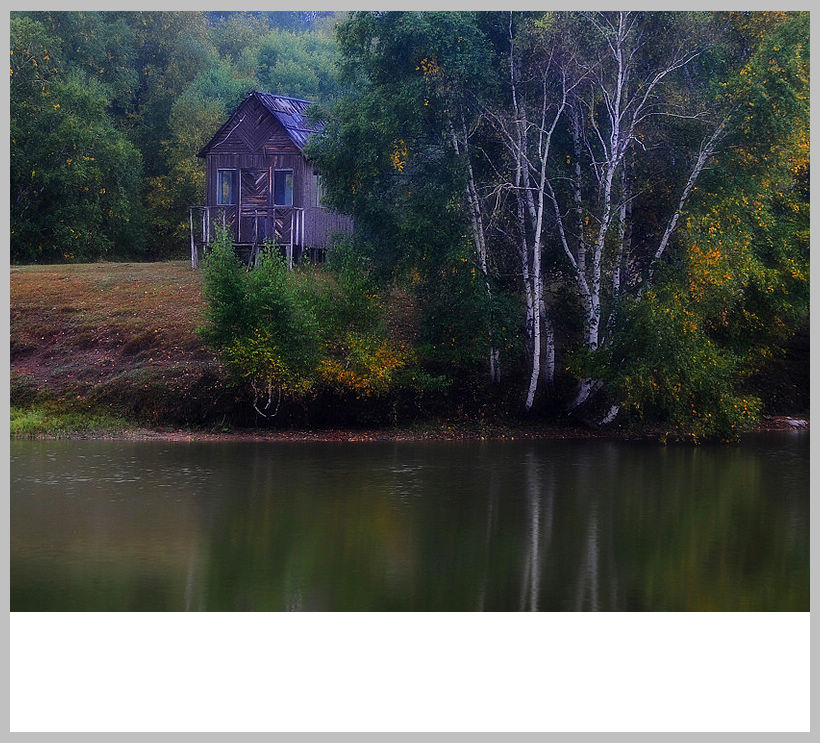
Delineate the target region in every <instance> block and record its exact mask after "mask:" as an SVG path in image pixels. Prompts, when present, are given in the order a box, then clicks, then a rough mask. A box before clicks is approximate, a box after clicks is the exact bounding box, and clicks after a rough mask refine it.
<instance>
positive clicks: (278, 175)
mask: <svg viewBox="0 0 820 743" xmlns="http://www.w3.org/2000/svg"><path fill="white" fill-rule="evenodd" d="M273 203H274V204H276V205H277V206H293V171H292V170H277V171H276V172H275V173H274V174H273Z"/></svg>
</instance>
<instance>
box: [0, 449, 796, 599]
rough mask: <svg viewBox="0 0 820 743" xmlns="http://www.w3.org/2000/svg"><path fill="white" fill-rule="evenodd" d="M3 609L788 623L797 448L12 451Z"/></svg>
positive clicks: (793, 593) (792, 595) (793, 562)
mask: <svg viewBox="0 0 820 743" xmlns="http://www.w3.org/2000/svg"><path fill="white" fill-rule="evenodd" d="M11 449H12V452H11V453H12V461H11V485H12V488H11V518H12V530H11V607H12V609H13V610H126V611H138V610H160V611H162V610H174V611H179V610H186V611H189V610H190V611H196V610H199V611H202V610H227V611H246V610H250V611H257V610H265V611H304V610H408V611H440V610H455V611H463V610H476V609H478V610H490V611H496V610H502V611H510V610H521V611H572V610H575V611H598V610H603V611H607V610H673V611H677V610H712V609H716V610H730V611H731V610H808V608H809V607H808V601H809V590H808V577H809V572H808V554H809V534H808V523H809V497H808V496H809V492H808V461H809V460H808V435H806V434H802V435H797V436H783V437H771V436H770V437H765V438H758V439H751V440H750V441H748V442H747V443H745V444H744V445H743V446H740V447H731V448H723V447H714V448H712V447H702V448H699V449H688V448H682V447H681V448H675V447H666V448H664V447H660V446H654V445H646V444H630V443H619V442H596V441H587V442H567V441H554V442H422V443H417V444H406V443H400V444H399V443H396V444H392V443H373V444H340V443H335V444H293V443H290V444H278V445H277V444H262V443H243V444H165V443H162V444H160V443H157V442H93V441H74V442H12V447H11Z"/></svg>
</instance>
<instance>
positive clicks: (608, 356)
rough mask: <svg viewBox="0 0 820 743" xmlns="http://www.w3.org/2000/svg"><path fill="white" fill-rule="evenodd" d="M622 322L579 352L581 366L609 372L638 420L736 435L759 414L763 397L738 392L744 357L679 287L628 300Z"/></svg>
mask: <svg viewBox="0 0 820 743" xmlns="http://www.w3.org/2000/svg"><path fill="white" fill-rule="evenodd" d="M621 323H622V328H621V332H619V333H617V334H616V335H615V336H614V337H615V338H616V339H617V340H616V341H615V342H614V343H613V344H612V345H611V346H610V347H609V348H608V349H606V350H604V351H598V352H597V353H594V354H592V355H590V356H586V357H585V358H584V357H580V356H579V357H578V358H576V359H575V362H574V369H573V371H575V372H576V373H577V374H579V375H590V374H594V375H596V376H599V377H601V378H603V379H605V380H606V382H607V384H608V388H609V390H610V392H611V394H612V395H613V396H614V398H615V399H616V400H618V401H619V403H620V404H621V406H622V407H623V409H624V412H625V413H626V414H627V415H628V416H630V417H631V418H632V420H633V421H639V422H642V423H651V424H658V425H661V426H667V427H669V428H671V429H672V430H673V431H674V433H675V435H676V436H677V437H680V438H689V439H692V440H695V441H698V440H702V439H710V438H720V439H731V438H735V437H736V436H737V434H738V433H740V432H741V431H743V430H745V429H747V428H750V427H751V426H752V425H753V424H754V423H755V422H756V420H757V417H758V415H759V413H760V401H759V400H757V399H756V398H753V397H745V396H743V395H742V394H740V393H739V392H738V386H739V372H740V370H741V365H740V359H739V358H738V357H737V356H736V355H735V354H733V353H732V352H731V351H729V350H727V349H725V348H721V347H720V346H718V345H717V344H716V343H715V342H713V341H712V340H711V339H710V338H709V336H708V334H707V333H706V332H705V331H704V328H703V326H702V323H701V322H700V318H699V317H698V315H697V311H696V309H694V308H693V307H692V306H691V305H690V304H689V303H688V302H687V301H686V299H685V297H683V296H682V295H681V294H680V293H679V292H676V291H674V290H663V291H660V292H658V293H656V292H654V291H650V292H647V294H646V295H645V296H644V297H643V298H642V300H641V301H635V300H630V301H628V302H627V303H626V306H625V307H624V310H623V312H622V313H621Z"/></svg>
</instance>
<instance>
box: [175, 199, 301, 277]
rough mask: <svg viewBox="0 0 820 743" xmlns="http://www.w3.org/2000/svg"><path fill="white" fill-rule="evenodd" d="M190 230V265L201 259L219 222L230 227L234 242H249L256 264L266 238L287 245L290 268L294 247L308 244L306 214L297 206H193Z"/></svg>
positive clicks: (190, 212) (250, 257)
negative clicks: (238, 207) (306, 239)
mask: <svg viewBox="0 0 820 743" xmlns="http://www.w3.org/2000/svg"><path fill="white" fill-rule="evenodd" d="M189 226H190V230H191V265H192V266H193V267H194V268H198V267H199V261H200V258H201V257H202V256H204V254H205V250H206V249H207V247H208V245H209V244H210V242H211V240H213V238H214V237H215V235H216V228H217V226H222V227H224V228H225V229H227V230H228V232H229V234H230V236H231V239H232V240H233V242H234V245H238V246H248V247H249V254H248V265H249V266H252V265H257V264H258V262H259V250H260V248H261V247H262V245H263V244H264V243H265V240H271V241H272V242H273V243H274V244H276V245H278V246H279V247H280V248H283V249H284V254H285V258H286V260H287V263H288V268H293V261H294V249H296V250H298V251H300V252H301V249H302V248H303V247H304V244H305V214H304V209H302V208H301V207H298V206H274V207H271V208H268V207H254V208H249V207H242V208H241V209H237V207H236V206H235V205H224V206H192V207H190V209H189Z"/></svg>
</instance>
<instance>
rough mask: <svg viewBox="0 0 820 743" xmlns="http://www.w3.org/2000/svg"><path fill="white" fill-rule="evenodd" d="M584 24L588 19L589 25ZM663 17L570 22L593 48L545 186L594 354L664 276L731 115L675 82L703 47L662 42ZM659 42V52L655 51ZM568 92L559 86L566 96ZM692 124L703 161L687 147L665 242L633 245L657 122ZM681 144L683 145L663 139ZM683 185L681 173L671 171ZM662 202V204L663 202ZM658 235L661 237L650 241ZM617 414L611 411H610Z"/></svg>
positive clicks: (587, 388)
mask: <svg viewBox="0 0 820 743" xmlns="http://www.w3.org/2000/svg"><path fill="white" fill-rule="evenodd" d="M578 20H580V21H581V23H582V24H583V28H582V29H581V28H579V24H578ZM655 21H656V19H649V18H648V16H647V15H646V14H643V13H627V12H617V13H595V14H584V15H583V17H582V18H581V19H573V20H571V21H570V23H569V24H568V26H567V28H568V32H569V33H568V43H569V44H572V45H574V46H577V47H579V48H580V47H584V51H585V53H584V54H583V55H581V57H580V61H579V64H580V65H581V66H582V68H583V71H584V74H583V79H582V83H581V84H580V85H578V86H576V88H575V89H574V90H573V91H572V95H571V98H570V100H569V101H568V102H567V104H566V105H565V107H564V108H565V110H566V117H565V118H566V122H567V126H568V128H569V131H570V137H569V140H570V142H571V149H570V152H569V153H568V154H567V158H566V161H567V163H568V164H569V167H568V168H563V169H562V170H561V171H560V172H558V173H556V174H555V175H554V176H553V177H551V178H548V179H547V182H546V184H545V186H546V193H547V195H548V197H549V201H550V203H551V207H552V212H553V217H554V222H555V227H556V237H557V239H558V241H559V244H560V247H561V249H562V250H563V253H564V256H565V258H566V261H567V262H568V264H569V266H570V269H571V274H572V277H573V279H574V283H575V286H576V290H577V293H578V297H579V299H580V304H581V308H582V315H583V342H582V345H583V348H584V349H585V350H586V351H588V352H594V351H596V350H597V349H599V348H600V347H601V345H602V344H605V343H607V341H608V338H609V336H608V334H611V333H612V332H613V331H614V327H615V323H614V320H615V316H616V313H617V310H618V306H619V303H620V300H621V298H622V296H623V294H624V292H625V291H627V290H631V291H638V292H639V291H641V287H645V286H648V285H649V284H650V283H651V282H652V280H653V277H654V272H655V269H656V266H657V265H658V263H659V262H660V261H661V259H662V258H663V256H664V254H665V252H666V251H667V249H668V247H669V244H670V240H671V238H672V236H673V234H674V232H675V229H676V227H677V225H678V222H679V220H680V215H681V213H682V212H683V210H684V208H685V206H686V204H687V201H688V200H689V198H690V196H691V194H692V192H693V189H694V187H695V184H696V182H697V181H698V178H699V177H700V175H701V173H702V171H703V169H704V168H705V167H706V166H707V164H708V162H709V160H710V158H711V157H712V155H713V154H714V152H715V150H716V148H717V147H718V145H719V144H720V141H721V139H722V137H723V135H724V132H725V127H726V116H725V115H723V116H718V117H715V116H714V115H713V113H712V112H710V111H708V110H706V109H705V108H698V107H693V106H691V105H687V101H686V100H685V99H683V100H682V96H681V95H680V92H679V91H678V90H675V89H674V88H673V86H672V81H673V79H674V78H675V77H676V75H677V74H678V73H680V72H681V71H684V70H685V69H686V68H687V66H688V65H690V64H691V63H692V61H693V60H694V59H696V57H697V56H698V54H699V53H700V48H699V46H698V45H697V44H696V43H694V42H693V41H691V40H690V39H688V38H687V36H686V34H683V35H682V38H681V39H679V40H678V39H673V40H672V41H671V42H670V41H668V40H664V41H665V42H666V43H664V44H657V41H658V39H657V31H656V29H653V28H652V27H651V26H652V25H653V23H654V22H655ZM650 45H652V49H651V50H650V49H648V47H649V46H650ZM559 92H560V91H556V94H558V93H559ZM661 119H668V120H672V119H674V120H676V121H687V122H689V123H691V124H692V125H693V126H696V127H698V129H699V130H700V131H701V139H700V142H699V145H698V147H697V151H696V153H695V156H694V158H691V161H690V159H689V158H688V157H687V155H688V154H689V153H688V152H687V150H686V148H685V147H684V146H681V145H678V147H679V151H678V153H677V160H678V162H683V163H688V164H686V165H685V167H686V169H687V170H686V173H687V174H686V178H685V180H684V181H683V185H682V187H681V190H680V192H679V196H678V197H677V198H676V199H675V201H674V206H673V207H672V208H671V209H670V211H669V213H668V216H667V217H665V219H666V223H665V227H664V229H663V232H662V233H661V235H659V236H657V237H656V238H654V239H656V240H657V242H656V243H655V246H654V247H652V248H651V249H650V250H647V248H646V246H643V250H639V251H636V250H635V249H634V248H635V247H636V246H635V245H634V243H633V241H632V220H633V217H634V211H633V203H634V199H635V192H634V189H635V187H636V185H637V186H638V187H641V188H644V189H646V188H648V187H649V185H648V184H646V183H643V184H635V183H634V174H635V172H636V171H638V170H640V171H641V172H644V173H645V172H647V170H648V168H647V167H646V166H645V165H644V163H643V162H642V161H643V160H649V159H651V158H652V157H653V156H654V153H653V151H652V145H651V144H650V140H651V139H652V134H651V132H654V134H655V135H658V133H659V132H660V138H661V140H663V131H662V129H661V128H659V127H658V125H657V122H658V121H659V120H661ZM654 144H655V146H659V145H660V144H662V145H663V146H664V147H666V148H669V147H672V148H674V147H675V146H676V145H675V143H672V142H668V141H661V142H655V143H654ZM668 179H669V180H672V181H678V180H679V177H678V175H677V174H672V175H671V176H669V177H668ZM653 207H654V208H655V209H657V207H658V205H657V204H654V205H653ZM650 239H651V238H650ZM601 386H602V382H601V381H600V380H598V379H594V378H587V379H582V380H581V381H580V382H579V385H578V388H577V392H576V394H575V396H574V399H573V400H572V402H571V403H570V406H569V407H570V409H575V408H577V407H579V406H580V405H582V404H583V403H585V402H586V401H587V400H588V399H589V398H590V396H591V395H592V394H593V393H595V392H596V391H598V390H599V389H600V388H601ZM614 412H615V411H610V416H611V415H612V414H613V413H614Z"/></svg>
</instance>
